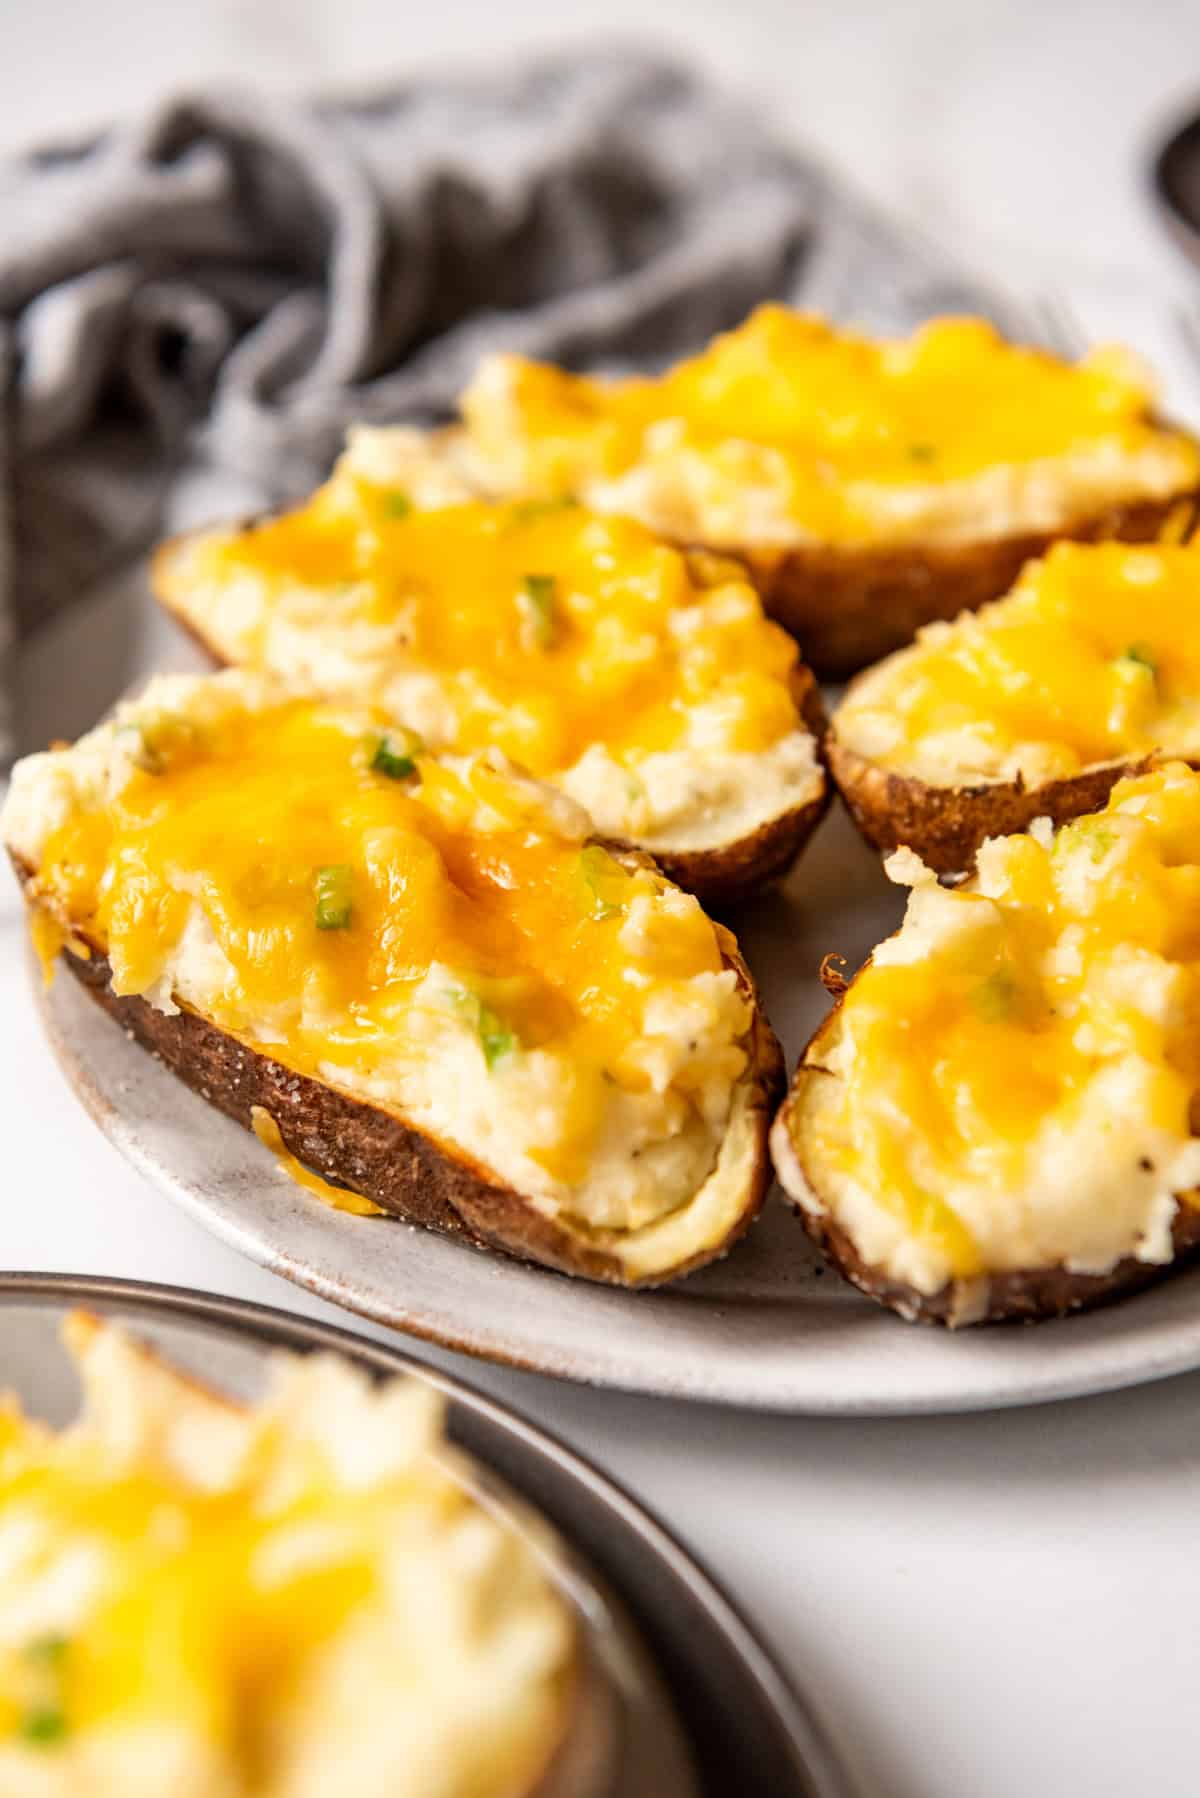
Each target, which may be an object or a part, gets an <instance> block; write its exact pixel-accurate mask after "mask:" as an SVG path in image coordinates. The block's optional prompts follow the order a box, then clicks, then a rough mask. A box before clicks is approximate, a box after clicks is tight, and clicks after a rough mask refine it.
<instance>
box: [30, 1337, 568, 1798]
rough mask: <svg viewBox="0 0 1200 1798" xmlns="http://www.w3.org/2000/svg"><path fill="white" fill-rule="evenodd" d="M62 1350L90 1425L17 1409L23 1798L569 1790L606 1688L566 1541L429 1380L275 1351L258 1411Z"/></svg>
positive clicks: (100, 1345) (162, 1373)
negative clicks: (460, 1433)
mask: <svg viewBox="0 0 1200 1798" xmlns="http://www.w3.org/2000/svg"><path fill="white" fill-rule="evenodd" d="M65 1336H66V1341H67V1345H68V1347H69V1349H70V1350H71V1353H72V1356H73V1358H74V1360H75V1361H76V1363H77V1365H78V1368H79V1372H80V1375H81V1378H82V1382H83V1394H84V1403H83V1408H82V1411H81V1412H80V1414H79V1416H78V1417H77V1418H76V1419H74V1420H73V1421H72V1422H71V1423H70V1424H69V1425H67V1426H66V1427H65V1428H64V1429H62V1430H60V1431H55V1430H51V1429H49V1428H48V1427H47V1426H46V1425H44V1424H42V1423H41V1422H39V1421H36V1420H33V1419H30V1418H26V1417H25V1416H23V1415H22V1414H21V1413H20V1412H19V1411H18V1410H17V1409H16V1408H15V1406H13V1405H11V1403H10V1404H9V1405H8V1406H6V1409H5V1413H4V1456H3V1463H2V1465H0V1540H2V1541H3V1543H4V1557H3V1566H2V1568H0V1605H2V1607H3V1610H4V1615H5V1619H6V1625H7V1627H6V1630H5V1637H4V1643H3V1649H2V1651H0V1787H2V1789H3V1790H4V1791H5V1792H6V1793H34V1792H36V1793H38V1794H40V1795H44V1798H78V1794H80V1793H82V1792H85V1791H86V1792H87V1793H88V1794H89V1795H91V1798H162V1794H163V1793H165V1792H178V1793H196V1794H200V1793H217V1792H220V1793H222V1794H224V1795H225V1798H250V1794H252V1793H253V1794H255V1798H302V1795H303V1794H306V1793H313V1792H319V1791H322V1790H324V1791H328V1790H331V1789H332V1790H336V1789H339V1788H340V1787H342V1786H343V1784H344V1783H348V1784H349V1785H350V1786H351V1787H352V1788H353V1789H354V1790H355V1791H358V1792H364V1793H375V1794H381V1793H384V1792H386V1793H388V1794H389V1795H394V1798H404V1795H405V1794H407V1795H408V1798H416V1795H417V1794H418V1793H419V1794H420V1795H421V1798H470V1795H475V1794H478V1793H480V1792H481V1791H483V1790H484V1789H486V1790H487V1791H488V1792H489V1793H495V1794H496V1798H535V1794H538V1795H541V1798H551V1793H552V1792H559V1791H560V1790H562V1791H565V1790H566V1789H567V1787H566V1784H565V1782H563V1781H560V1780H559V1779H558V1778H557V1777H556V1775H557V1773H558V1772H559V1771H560V1770H565V1768H566V1766H567V1762H568V1758H569V1757H570V1756H571V1755H572V1754H573V1752H574V1741H575V1724H576V1719H577V1717H578V1716H582V1714H583V1708H584V1704H585V1703H586V1700H587V1698H588V1696H589V1686H590V1685H591V1683H592V1681H593V1675H592V1673H591V1671H590V1668H589V1665H588V1661H589V1657H588V1655H587V1653H586V1651H585V1650H584V1649H583V1647H582V1643H581V1638H580V1631H579V1629H578V1626H577V1621H576V1619H575V1617H574V1616H573V1615H572V1612H571V1609H570V1607H569V1606H568V1604H567V1602H566V1601H565V1598H564V1593H563V1591H562V1590H561V1589H559V1587H558V1585H557V1583H556V1579H555V1573H554V1569H555V1566H556V1564H557V1565H559V1566H562V1565H563V1564H564V1562H565V1556H564V1551H563V1548H562V1545H561V1543H559V1542H558V1540H557V1538H556V1537H555V1536H554V1535H553V1533H552V1532H551V1531H550V1529H549V1527H548V1526H547V1525H545V1524H544V1523H543V1522H542V1521H541V1519H539V1518H537V1517H535V1516H534V1515H532V1514H531V1513H529V1512H528V1511H526V1510H525V1509H524V1508H523V1507H521V1506H519V1505H518V1504H517V1503H516V1501H514V1500H511V1499H510V1498H509V1495H508V1494H505V1493H503V1492H501V1491H500V1490H499V1489H498V1488H497V1489H494V1490H490V1491H489V1490H488V1487H487V1485H486V1483H485V1482H486V1479H487V1476H486V1475H484V1474H483V1472H482V1470H481V1469H479V1468H478V1467H476V1466H475V1465H474V1464H473V1463H472V1462H470V1461H469V1460H468V1459H467V1457H466V1456H465V1455H462V1454H461V1453H460V1452H459V1451H458V1450H456V1449H453V1448H451V1447H450V1445H449V1444H448V1442H447V1441H446V1438H445V1429H444V1416H443V1413H444V1408H445V1401H444V1398H443V1396H442V1395H441V1394H439V1393H438V1392H437V1391H436V1390H435V1389H434V1388H433V1387H432V1386H431V1385H430V1384H429V1383H427V1382H425V1381H421V1380H416V1379H411V1380H409V1379H393V1380H390V1381H388V1382H384V1383H379V1384H374V1383H373V1382H372V1381H371V1380H370V1379H369V1377H368V1376H367V1375H366V1374H365V1373H363V1372H361V1371H359V1370H358V1369H356V1368H354V1367H352V1366H350V1365H349V1364H348V1363H347V1362H345V1361H343V1360H341V1359H340V1358H338V1357H336V1356H334V1355H314V1356H310V1357H306V1358H305V1357H290V1356H283V1355H279V1356H275V1357H273V1359H272V1363H271V1368H270V1376H269V1381H268V1386H267V1390H266V1392H265V1393H264V1395H263V1397H262V1398H261V1399H260V1400H258V1401H257V1402H256V1403H255V1404H254V1405H253V1406H244V1405H241V1404H237V1403H235V1402H233V1401H232V1400H230V1399H227V1398H226V1397H225V1396H224V1395H222V1394H220V1393H218V1392H216V1391H214V1390H210V1389H209V1388H207V1387H206V1386H203V1385H201V1384H199V1383H198V1382H197V1381H196V1380H194V1379H193V1378H191V1377H190V1376H188V1375H186V1374H184V1373H183V1372H181V1371H179V1370H177V1369H176V1368H175V1367H174V1366H172V1365H171V1364H170V1363H169V1362H167V1361H166V1360H164V1359H161V1358H160V1357H159V1356H157V1355H156V1354H154V1353H153V1352H152V1351H151V1350H150V1349H149V1348H148V1347H146V1346H145V1345H144V1344H142V1343H141V1342H139V1341H138V1340H137V1339H136V1338H134V1337H132V1336H129V1335H127V1334H126V1333H125V1332H124V1331H123V1330H121V1329H119V1328H117V1327H116V1326H114V1325H112V1324H108V1323H105V1322H103V1321H101V1320H100V1319H99V1318H96V1317H92V1316H89V1315H87V1314H82V1313H76V1314H74V1315H73V1316H72V1317H70V1318H69V1319H68V1321H67V1324H66V1326H65ZM375 1698H378V1699H379V1703H378V1704H376V1703H375V1702H374V1700H375ZM570 1789H571V1790H572V1791H576V1790H578V1789H579V1788H578V1787H577V1786H576V1785H575V1784H572V1785H571V1787H570ZM587 1789H588V1790H589V1791H590V1790H592V1784H591V1783H590V1782H589V1784H588V1788H587Z"/></svg>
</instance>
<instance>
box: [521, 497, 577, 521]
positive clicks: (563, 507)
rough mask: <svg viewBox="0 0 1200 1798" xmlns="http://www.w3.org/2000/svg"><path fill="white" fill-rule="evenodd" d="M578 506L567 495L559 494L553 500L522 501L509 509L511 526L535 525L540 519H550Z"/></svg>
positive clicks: (575, 501) (574, 500)
mask: <svg viewBox="0 0 1200 1798" xmlns="http://www.w3.org/2000/svg"><path fill="white" fill-rule="evenodd" d="M578 504H579V501H578V500H577V499H575V498H574V497H573V496H572V495H571V494H569V493H560V494H558V495H556V496H555V498H553V499H522V500H518V501H517V503H516V505H514V506H512V507H510V509H509V514H508V516H509V522H510V523H511V524H536V523H537V521H538V520H539V519H540V518H552V517H553V516H554V514H555V513H556V512H571V511H573V510H574V509H575V508H576V507H577V506H578Z"/></svg>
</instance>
